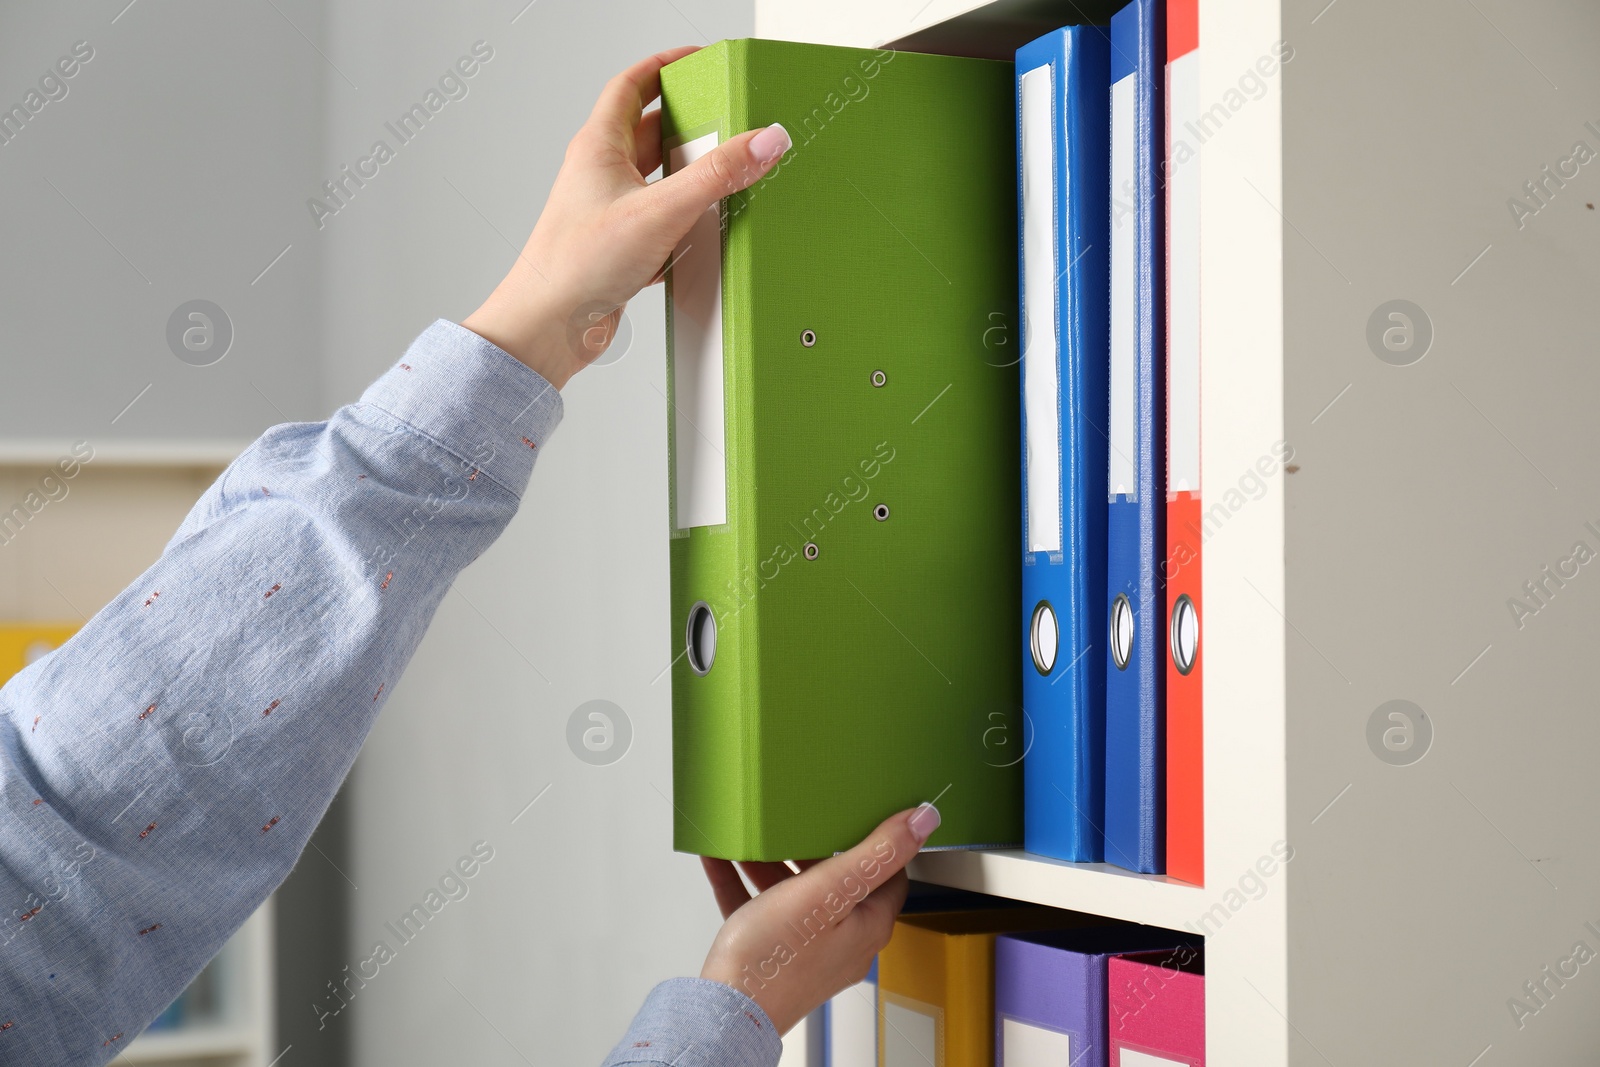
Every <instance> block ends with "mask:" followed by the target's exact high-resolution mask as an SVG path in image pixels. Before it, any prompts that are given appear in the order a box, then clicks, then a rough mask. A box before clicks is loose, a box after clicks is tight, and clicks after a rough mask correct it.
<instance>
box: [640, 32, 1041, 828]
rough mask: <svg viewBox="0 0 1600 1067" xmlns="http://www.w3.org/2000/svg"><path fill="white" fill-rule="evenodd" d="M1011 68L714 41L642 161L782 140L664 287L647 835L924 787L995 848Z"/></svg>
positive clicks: (1012, 464) (1005, 673)
mask: <svg viewBox="0 0 1600 1067" xmlns="http://www.w3.org/2000/svg"><path fill="white" fill-rule="evenodd" d="M1014 92H1015V78H1014V75H1013V69H1012V64H1010V63H1005V62H995V61H992V60H977V59H965V58H956V57H949V56H934V55H921V54H915V53H908V52H893V51H872V50H861V49H850V48H835V47H827V46H821V45H808V44H795V43H789V42H780V41H765V40H738V41H722V42H719V43H717V44H714V45H711V46H709V47H706V48H703V49H701V50H700V51H698V52H696V53H694V54H693V55H690V56H687V57H685V58H684V59H681V60H679V61H678V62H676V63H673V64H672V65H670V66H668V67H667V68H665V69H664V70H663V71H662V74H661V112H662V138H663V145H664V148H665V149H666V156H667V160H666V168H667V171H668V173H671V172H673V171H674V170H676V169H679V168H681V167H683V166H685V165H687V163H688V162H691V161H692V160H693V159H695V158H698V157H699V155H700V154H702V153H703V152H704V150H705V149H706V148H708V147H710V146H713V145H715V144H716V143H718V142H719V141H722V140H726V139H727V138H729V137H731V136H734V135H736V134H738V133H741V132H743V131H745V130H749V129H754V128H756V127H760V126H765V125H767V124H769V123H773V122H782V123H783V124H784V126H785V127H786V128H787V129H788V130H789V133H790V135H791V137H792V138H793V139H794V147H793V148H792V149H790V151H789V152H788V154H787V155H786V156H784V158H783V160H782V161H781V162H780V163H779V165H778V167H777V169H776V170H774V171H773V172H771V173H770V174H768V175H767V176H766V177H765V178H763V179H762V180H761V181H760V182H759V183H757V184H756V185H754V186H752V187H751V188H750V189H748V190H746V191H745V192H744V193H742V194H739V195H736V196H732V197H729V198H727V199H726V200H724V201H723V203H722V205H721V208H720V209H719V210H717V211H711V212H708V213H707V214H706V216H705V217H704V218H703V219H702V220H701V223H700V224H699V225H697V226H696V228H695V229H694V230H693V231H692V232H691V233H690V234H689V235H688V237H687V238H686V239H685V240H684V242H683V243H682V244H681V245H680V246H679V248H678V250H677V252H676V253H675V254H674V257H673V259H672V261H671V263H672V266H671V268H670V270H669V272H668V276H667V299H668V331H667V332H668V338H669V340H668V353H669V370H668V375H667V378H668V389H669V401H670V405H671V406H670V408H669V411H668V419H667V421H668V426H669V436H670V442H669V447H670V456H669V463H668V466H669V471H670V479H671V489H670V493H669V498H670V504H671V519H670V531H671V537H672V540H671V549H670V555H671V563H672V596H671V604H672V634H673V652H674V653H675V654H677V658H676V659H675V660H674V662H673V665H672V668H671V670H672V729H673V805H674V807H675V808H676V815H675V823H674V826H675V835H674V836H675V843H676V847H677V848H678V849H680V850H682V851H686V852H694V853H700V854H702V855H710V856H718V857H722V858H726V859H747V860H750V859H754V860H776V859H801V858H810V857H817V856H826V855H829V854H831V853H833V852H836V851H840V850H843V849H845V848H848V847H850V846H851V845H853V844H855V843H856V842H857V841H859V840H860V839H861V838H862V837H863V836H865V835H866V833H867V832H868V831H870V830H871V829H872V827H873V826H874V825H876V824H877V823H878V822H879V821H880V820H882V819H883V818H885V817H887V816H888V815H889V814H891V813H892V812H894V811H895V810H897V809H900V808H906V807H912V806H914V805H916V804H918V803H920V802H922V801H926V800H933V799H935V798H936V797H937V798H938V805H939V810H940V812H941V813H942V814H943V816H944V821H943V825H942V826H941V827H940V828H939V830H938V831H937V833H936V834H935V835H934V837H933V838H932V839H931V841H930V842H929V845H930V847H939V846H950V847H961V846H969V847H970V846H1007V845H1016V844H1019V843H1020V842H1021V840H1022V778H1021V771H1022V766H1021V756H1022V752H1023V749H1024V747H1025V738H1024V736H1023V733H1024V731H1023V723H1022V718H1021V711H1020V708H1021V692H1020V676H1019V674H1018V672H1017V670H1016V663H1015V660H1016V655H1015V650H1016V646H1017V640H1018V634H1017V633H1016V627H1017V625H1018V623H1017V620H1018V619H1019V618H1020V617H1021V613H1020V606H1019V599H1018V598H1019V596H1020V592H1019V583H1020V573H1019V569H1020V562H1019V561H1020V559H1021V552H1020V545H1021V531H1020V524H1019V520H1018V515H1019V484H1018V483H1019V462H1018V449H1019V441H1020V430H1019V427H1018V402H1017V396H1018V379H1017V368H1016V357H1017V354H1018V353H1019V351H1020V348H1021V343H1022V339H1021V337H1020V336H1019V335H1018V332H1017V327H1016V312H1017V308H1016V303H1017V245H1016V180H1017V179H1016V169H1015V168H1016V150H1015V145H1014V138H1015V134H1014V132H1013V127H1014V122H1013V118H1012V112H1013V110H1014V104H1013V100H1012V95H1013V93H1014Z"/></svg>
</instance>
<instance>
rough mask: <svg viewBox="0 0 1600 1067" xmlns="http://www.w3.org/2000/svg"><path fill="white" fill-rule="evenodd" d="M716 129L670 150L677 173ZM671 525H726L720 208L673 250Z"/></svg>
mask: <svg viewBox="0 0 1600 1067" xmlns="http://www.w3.org/2000/svg"><path fill="white" fill-rule="evenodd" d="M717 140H718V136H717V134H716V133H715V132H712V133H708V134H706V135H705V136H703V137H696V138H695V139H694V140H692V141H685V142H684V143H683V144H680V145H677V146H676V147H674V148H672V149H671V150H670V152H669V154H668V160H669V162H670V164H671V167H670V169H671V171H672V172H673V173H676V172H677V171H679V170H681V169H682V168H684V167H687V166H688V165H689V164H691V163H693V162H694V161H695V160H697V159H699V158H700V157H701V156H703V155H705V154H706V153H707V152H709V151H711V150H712V149H713V148H715V147H717ZM671 262H672V366H671V369H670V372H671V374H672V404H673V413H672V449H673V460H674V462H673V477H674V481H673V486H674V494H673V507H672V513H673V521H674V522H675V523H676V525H677V528H678V529H680V530H687V529H689V528H690V527H692V526H721V525H722V524H723V523H725V522H727V521H728V463H727V458H726V452H727V449H726V441H725V439H724V438H725V427H724V400H723V385H722V211H721V205H720V204H718V205H713V206H712V207H711V209H710V210H709V211H707V212H705V214H703V215H701V216H700V218H699V221H697V222H696V223H695V224H694V225H693V226H692V227H690V229H689V232H688V234H686V235H685V236H684V238H683V240H682V241H681V242H680V243H679V244H678V247H677V249H675V250H674V251H673V253H672V261H671Z"/></svg>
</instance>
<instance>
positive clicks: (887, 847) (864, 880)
mask: <svg viewBox="0 0 1600 1067" xmlns="http://www.w3.org/2000/svg"><path fill="white" fill-rule="evenodd" d="M938 827H939V809H938V808H935V807H934V806H933V805H932V804H923V805H921V806H919V807H915V808H911V809H909V810H907V811H902V812H899V813H897V814H895V815H891V816H889V817H888V818H887V819H885V820H884V821H883V822H881V823H879V824H878V828H877V829H875V830H873V831H872V833H870V834H868V835H867V836H866V839H865V840H863V841H862V842H861V843H860V844H859V845H856V846H855V847H854V848H852V849H850V850H849V851H848V852H841V853H840V854H839V855H837V856H834V857H833V858H831V859H826V860H823V861H822V862H821V863H819V864H817V865H816V866H815V867H812V868H810V869H809V870H807V871H806V872H805V873H804V874H801V875H799V876H798V878H797V879H796V880H797V881H798V880H799V879H809V880H812V881H814V882H817V883H821V884H823V885H826V886H827V887H828V888H829V889H830V890H831V891H833V892H835V893H837V894H839V895H840V896H841V897H843V898H844V900H846V901H848V902H849V907H848V908H846V909H845V910H843V911H840V912H839V913H838V914H837V915H836V916H835V921H838V920H840V919H843V918H844V916H845V915H846V914H848V913H849V911H851V910H853V909H854V908H855V906H856V905H857V904H860V903H861V902H862V901H863V900H865V899H866V898H867V896H868V894H870V893H871V892H872V891H873V890H874V889H877V888H878V887H879V886H881V885H883V884H884V883H886V882H888V881H889V880H890V879H892V878H893V877H894V876H895V875H896V874H898V873H899V872H900V871H901V870H903V869H904V868H905V865H906V864H908V863H910V862H911V860H912V857H914V856H915V855H916V854H917V850H918V849H920V848H922V844H923V842H924V841H926V840H928V836H929V835H930V834H932V833H933V831H934V830H936V829H938ZM830 910H831V909H830Z"/></svg>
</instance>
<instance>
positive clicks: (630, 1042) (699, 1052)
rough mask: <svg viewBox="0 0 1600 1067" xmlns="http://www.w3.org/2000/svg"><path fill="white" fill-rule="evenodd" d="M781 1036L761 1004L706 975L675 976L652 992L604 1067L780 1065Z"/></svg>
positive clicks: (759, 1066)
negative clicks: (629, 1066) (642, 1066)
mask: <svg viewBox="0 0 1600 1067" xmlns="http://www.w3.org/2000/svg"><path fill="white" fill-rule="evenodd" d="M782 1053H783V1040H782V1038H780V1037H779V1036H778V1031H777V1028H776V1027H774V1026H773V1025H772V1020H771V1019H769V1018H767V1013H766V1012H764V1011H762V1010H761V1007H760V1005H758V1004H757V1003H756V1002H755V1001H753V1000H751V999H750V998H749V997H747V996H745V995H744V994H743V993H741V992H739V991H738V990H737V989H734V988H733V987H732V986H728V985H723V984H722V983H721V982H713V981H711V980H710V979H708V978H672V979H669V980H668V981H665V982H662V983H661V984H660V985H658V986H656V987H655V988H654V989H652V990H651V991H650V995H649V996H648V997H646V998H645V1002H644V1007H642V1008H640V1009H639V1014H638V1015H635V1016H634V1017H633V1025H632V1026H631V1027H629V1028H628V1034H627V1036H626V1037H624V1038H623V1039H622V1042H621V1043H620V1044H619V1045H617V1047H616V1048H615V1049H613V1050H612V1052H611V1055H610V1056H608V1057H606V1062H605V1067H616V1065H618V1064H625V1063H665V1064H671V1065H672V1067H776V1064H777V1062H778V1057H779V1056H780V1055H782Z"/></svg>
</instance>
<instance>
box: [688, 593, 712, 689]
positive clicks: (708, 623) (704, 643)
mask: <svg viewBox="0 0 1600 1067" xmlns="http://www.w3.org/2000/svg"><path fill="white" fill-rule="evenodd" d="M684 643H685V645H686V646H687V648H686V651H687V652H688V659H689V668H690V669H691V670H693V671H694V673H696V674H699V675H705V674H709V673H710V672H711V664H712V663H714V662H716V658H717V617H716V616H715V615H713V614H712V612H711V605H710V604H707V603H706V602H705V601H704V600H700V601H696V603H695V605H694V607H692V608H690V609H689V625H688V627H687V628H686V631H685V634H684Z"/></svg>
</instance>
